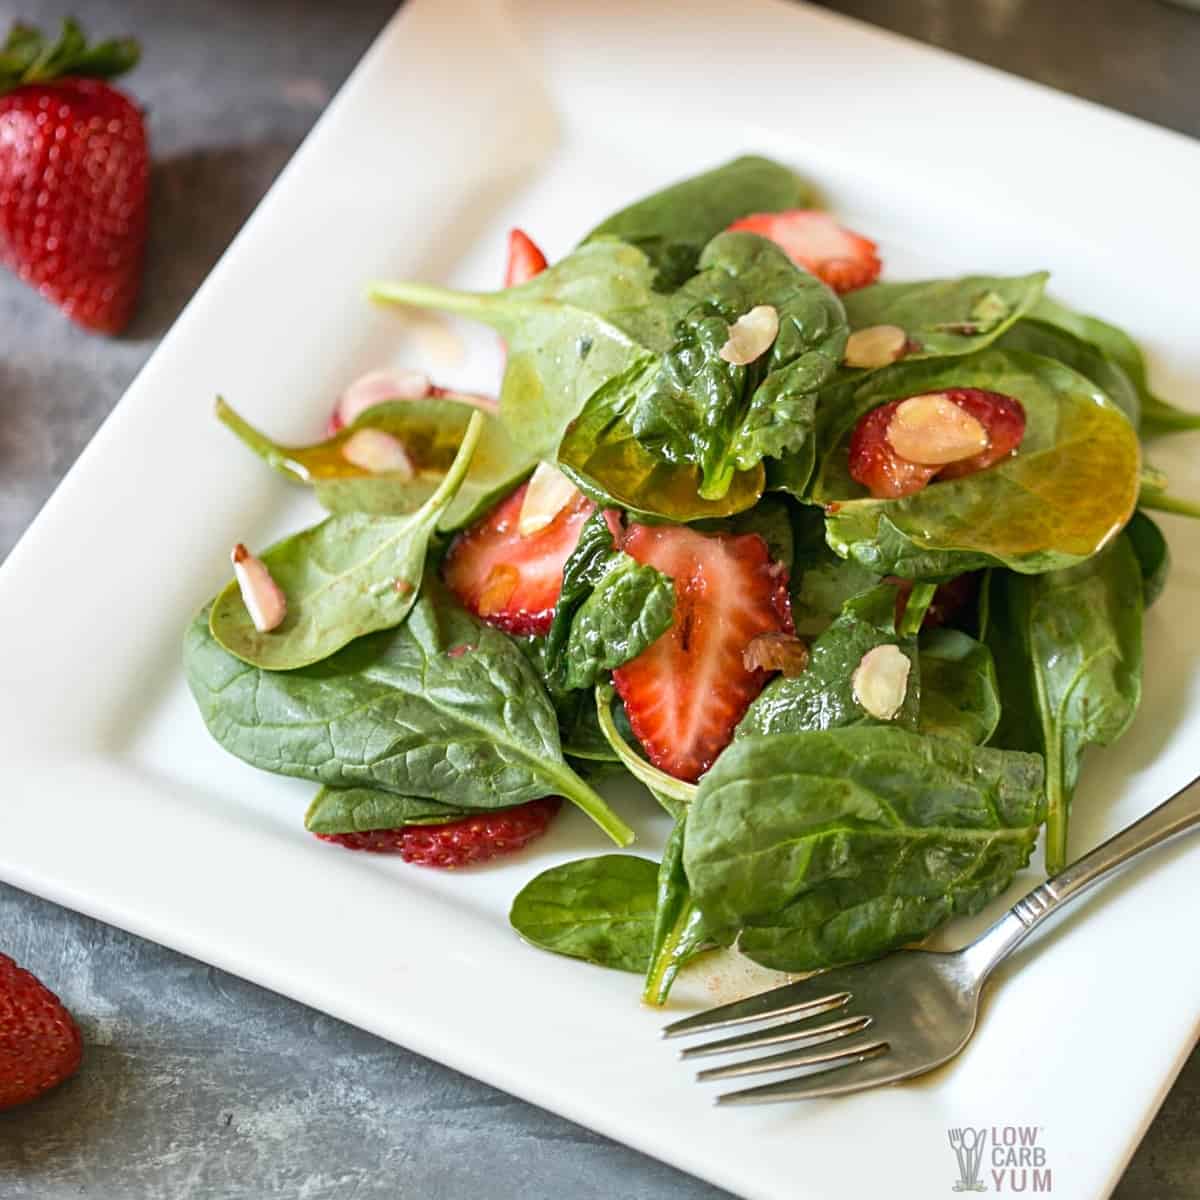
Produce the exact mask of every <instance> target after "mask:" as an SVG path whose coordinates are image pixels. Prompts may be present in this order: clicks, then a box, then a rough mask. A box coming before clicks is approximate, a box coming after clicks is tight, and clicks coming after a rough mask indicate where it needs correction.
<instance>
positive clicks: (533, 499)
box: [517, 462, 579, 537]
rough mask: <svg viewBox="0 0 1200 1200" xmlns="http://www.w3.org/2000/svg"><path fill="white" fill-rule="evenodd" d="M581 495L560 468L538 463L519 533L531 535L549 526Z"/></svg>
mask: <svg viewBox="0 0 1200 1200" xmlns="http://www.w3.org/2000/svg"><path fill="white" fill-rule="evenodd" d="M577 495H579V489H578V488H577V487H576V486H575V485H574V484H573V483H572V482H571V481H570V480H569V479H568V478H567V477H566V476H565V475H564V474H563V473H562V472H561V471H560V470H559V469H558V468H557V467H554V466H551V465H550V464H549V463H546V462H541V463H538V465H537V470H535V471H534V473H533V475H532V476H531V478H530V480H529V487H527V488H526V489H525V498H524V499H523V500H522V501H521V513H520V516H518V517H517V533H519V534H520V535H521V537H531V536H532V535H533V534H535V533H538V532H540V531H541V530H543V529H545V528H546V526H547V525H549V524H550V522H551V521H553V520H554V518H555V517H557V516H558V514H559V513H560V512H562V510H563V509H564V508H566V507H567V505H568V504H570V503H571V501H572V500H574V499H575V497H576V496H577Z"/></svg>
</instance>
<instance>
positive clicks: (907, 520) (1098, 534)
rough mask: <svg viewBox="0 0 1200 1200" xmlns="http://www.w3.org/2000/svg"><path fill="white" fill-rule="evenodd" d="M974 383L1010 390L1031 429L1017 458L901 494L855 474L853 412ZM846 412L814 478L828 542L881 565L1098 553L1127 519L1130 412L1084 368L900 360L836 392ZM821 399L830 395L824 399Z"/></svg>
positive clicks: (914, 571)
mask: <svg viewBox="0 0 1200 1200" xmlns="http://www.w3.org/2000/svg"><path fill="white" fill-rule="evenodd" d="M952 387H979V388H985V389H990V390H993V391H997V392H1002V393H1004V394H1006V395H1010V396H1015V397H1017V399H1019V400H1020V401H1021V403H1022V405H1023V406H1024V408H1025V413H1026V422H1027V423H1026V427H1025V438H1024V440H1023V442H1022V443H1021V447H1020V450H1019V451H1018V453H1017V454H1016V455H1014V456H1013V457H1012V458H1009V459H1005V460H1004V461H1003V462H1001V463H997V464H996V465H995V466H993V467H990V468H989V469H987V470H986V471H979V472H977V473H976V474H974V475H969V476H966V477H964V478H962V479H955V480H950V481H947V482H943V483H938V482H934V483H933V484H931V485H930V486H929V487H927V488H925V489H924V491H921V492H918V493H916V494H915V495H913V496H906V497H904V498H903V499H899V500H874V499H870V498H865V497H864V492H863V489H862V488H861V487H859V485H858V484H856V483H855V482H854V481H853V480H852V479H851V478H850V475H849V468H848V460H847V447H848V442H849V435H850V432H851V430H852V429H853V427H854V425H855V423H856V421H857V420H858V418H859V417H860V416H861V415H862V414H863V413H865V412H867V411H869V410H870V409H872V408H875V407H876V406H878V405H879V404H884V403H887V402H888V401H889V400H893V399H897V398H899V397H902V396H912V395H916V394H918V393H920V392H930V391H939V390H944V389H946V388H952ZM840 402H841V411H840V415H839V418H838V420H837V422H836V423H835V424H834V426H833V429H832V430H831V434H830V436H829V440H828V443H827V445H828V446H829V447H830V448H829V449H828V451H827V452H826V454H825V457H824V461H823V462H822V464H821V468H820V474H819V477H818V479H817V482H816V485H815V487H814V489H813V497H814V499H815V500H816V501H817V502H818V503H821V504H824V505H825V506H826V535H827V537H828V539H829V544H830V545H831V546H832V547H833V549H834V550H836V551H837V552H838V553H839V554H841V555H842V556H843V557H846V558H850V559H852V560H854V561H855V562H857V563H859V564H860V565H861V566H864V567H866V568H867V569H868V570H871V571H875V572H877V573H878V574H881V575H900V576H904V577H907V578H917V579H920V578H925V579H928V578H937V577H944V576H950V575H957V574H961V573H963V572H964V571H969V570H975V569H977V568H979V567H982V566H988V565H993V564H999V565H1003V566H1008V567H1010V568H1012V569H1013V570H1015V571H1020V572H1023V573H1038V572H1042V571H1048V570H1053V569H1055V568H1057V567H1065V566H1069V565H1071V564H1072V563H1075V562H1079V561H1081V560H1083V559H1086V558H1088V557H1089V556H1090V555H1092V554H1094V553H1096V551H1097V550H1098V549H1100V547H1101V546H1103V545H1104V544H1105V543H1106V542H1107V541H1108V540H1109V539H1110V538H1111V537H1112V536H1113V533H1114V531H1115V530H1117V529H1120V528H1121V527H1122V526H1123V525H1124V524H1125V522H1126V521H1127V520H1128V519H1129V515H1130V513H1131V512H1132V511H1133V507H1134V504H1135V503H1136V500H1137V487H1138V478H1139V469H1140V468H1139V464H1140V452H1139V447H1138V441H1137V435H1136V434H1135V432H1134V430H1133V427H1132V426H1131V425H1130V424H1129V421H1128V420H1127V419H1126V417H1125V415H1124V414H1123V413H1122V412H1121V411H1120V410H1119V409H1118V408H1117V407H1116V406H1115V405H1114V404H1113V402H1112V401H1111V400H1109V399H1108V397H1107V396H1105V395H1104V393H1103V392H1101V391H1100V390H1099V389H1098V388H1096V386H1095V385H1094V384H1093V383H1092V382H1091V381H1090V380H1088V379H1085V378H1084V377H1083V376H1082V375H1080V374H1078V373H1077V372H1075V371H1072V370H1071V369H1070V368H1068V367H1064V366H1062V365H1061V364H1060V363H1056V362H1052V361H1051V360H1050V359H1047V358H1042V357H1040V356H1039V355H1034V354H1025V353H1021V352H1018V351H1012V350H995V349H992V350H984V351H982V352H981V353H979V354H977V355H971V356H970V357H966V358H957V359H949V360H946V359H940V360H932V361H930V362H924V363H913V364H906V363H899V364H897V365H896V366H894V367H889V368H886V369H884V370H882V371H876V372H874V373H872V374H870V375H867V376H865V377H864V378H863V380H862V381H861V383H859V384H857V385H855V386H853V387H852V388H850V389H847V391H846V392H844V393H843V394H842V395H841V396H840ZM823 404H824V401H823Z"/></svg>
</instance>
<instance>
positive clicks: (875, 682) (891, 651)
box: [850, 646, 912, 721]
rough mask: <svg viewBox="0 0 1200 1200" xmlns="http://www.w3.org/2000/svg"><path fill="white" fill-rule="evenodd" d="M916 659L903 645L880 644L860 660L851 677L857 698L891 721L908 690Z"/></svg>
mask: <svg viewBox="0 0 1200 1200" xmlns="http://www.w3.org/2000/svg"><path fill="white" fill-rule="evenodd" d="M911 670H912V662H911V661H910V660H909V658H908V655H907V654H905V653H904V651H903V650H901V649H900V647H899V646H876V647H875V648H874V649H873V650H868V651H867V652H866V654H864V655H863V656H862V658H861V659H860V660H859V663H858V666H857V667H856V668H855V670H854V674H853V675H852V676H851V679H850V686H851V688H852V690H853V692H854V699H855V700H857V701H858V703H859V704H861V705H862V706H863V708H865V709H866V710H867V712H869V713H870V714H871V716H873V717H875V718H876V719H877V720H880V721H890V720H891V719H892V718H893V717H894V716H895V715H896V714H897V713H898V712H899V711H900V709H901V708H902V707H903V705H904V697H905V696H906V695H907V694H908V673H909V671H911Z"/></svg>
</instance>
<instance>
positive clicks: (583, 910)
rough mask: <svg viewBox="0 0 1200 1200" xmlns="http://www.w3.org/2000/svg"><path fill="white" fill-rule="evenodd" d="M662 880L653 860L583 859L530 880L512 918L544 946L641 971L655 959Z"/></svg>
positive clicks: (518, 928)
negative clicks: (657, 912) (653, 957)
mask: <svg viewBox="0 0 1200 1200" xmlns="http://www.w3.org/2000/svg"><path fill="white" fill-rule="evenodd" d="M657 884H658V864H657V863H656V862H654V861H652V860H651V859H648V858H637V857H635V856H634V855H632V854H604V855H600V856H599V857H598V858H581V859H577V860H576V861H575V862H569V863H564V864H563V865H562V866H559V867H551V868H550V869H549V870H548V871H543V872H542V873H541V874H540V875H538V876H537V877H536V878H534V879H532V880H530V881H529V883H527V884H526V885H525V886H524V887H523V888H522V889H521V890H520V891H519V892H518V893H517V897H516V899H515V900H514V901H513V904H512V910H511V911H510V912H509V917H508V919H509V921H510V923H511V924H512V927H513V928H514V929H515V930H516V931H517V932H518V933H519V934H520V935H521V937H523V938H524V939H525V940H526V941H527V942H529V943H531V944H532V945H534V946H538V947H540V948H541V949H543V950H552V951H553V952H554V953H555V954H565V955H568V956H569V957H571V958H582V959H584V960H586V961H587V962H590V963H595V964H596V965H597V966H601V967H613V968H615V969H617V970H618V971H633V972H636V973H638V974H640V973H642V972H644V971H645V970H646V965H647V963H648V962H649V961H650V948H651V945H652V944H653V938H654V914H655V907H656V903H657V898H658V894H657Z"/></svg>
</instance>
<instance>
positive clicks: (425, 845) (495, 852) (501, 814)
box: [317, 796, 562, 869]
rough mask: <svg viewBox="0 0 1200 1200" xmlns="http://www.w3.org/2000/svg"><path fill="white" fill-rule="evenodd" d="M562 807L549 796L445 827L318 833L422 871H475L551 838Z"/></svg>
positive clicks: (560, 802)
mask: <svg viewBox="0 0 1200 1200" xmlns="http://www.w3.org/2000/svg"><path fill="white" fill-rule="evenodd" d="M561 807H562V800H561V799H560V798H559V797H558V796H547V797H545V798H544V799H542V800H531V801H530V802H529V803H528V804H519V805H517V807H516V808H502V809H499V810H497V811H496V812H482V813H478V814H477V815H475V816H471V817H463V818H462V820H460V821H447V822H446V823H444V824H442V825H404V826H402V827H400V828H398V829H372V830H369V831H367V832H365V833H318V834H317V837H319V838H320V839H321V841H323V842H334V843H335V844H336V845H339V846H345V848H346V849H347V850H366V851H368V852H370V853H374V854H399V855H400V857H401V858H402V859H404V861H405V862H407V863H416V864H417V865H418V866H422V867H442V868H444V869H450V868H454V867H469V866H472V865H473V864H475V863H483V862H488V861H489V860H490V859H493V858H499V857H500V856H501V855H505V854H515V853H516V852H517V851H518V850H523V849H524V848H525V847H526V846H528V845H529V843H530V842H532V841H534V840H535V839H536V838H539V837H541V836H542V834H543V833H545V832H546V830H547V829H548V828H549V827H550V822H551V821H552V820H554V816H555V814H556V813H557V812H558V810H559V809H560V808H561Z"/></svg>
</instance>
